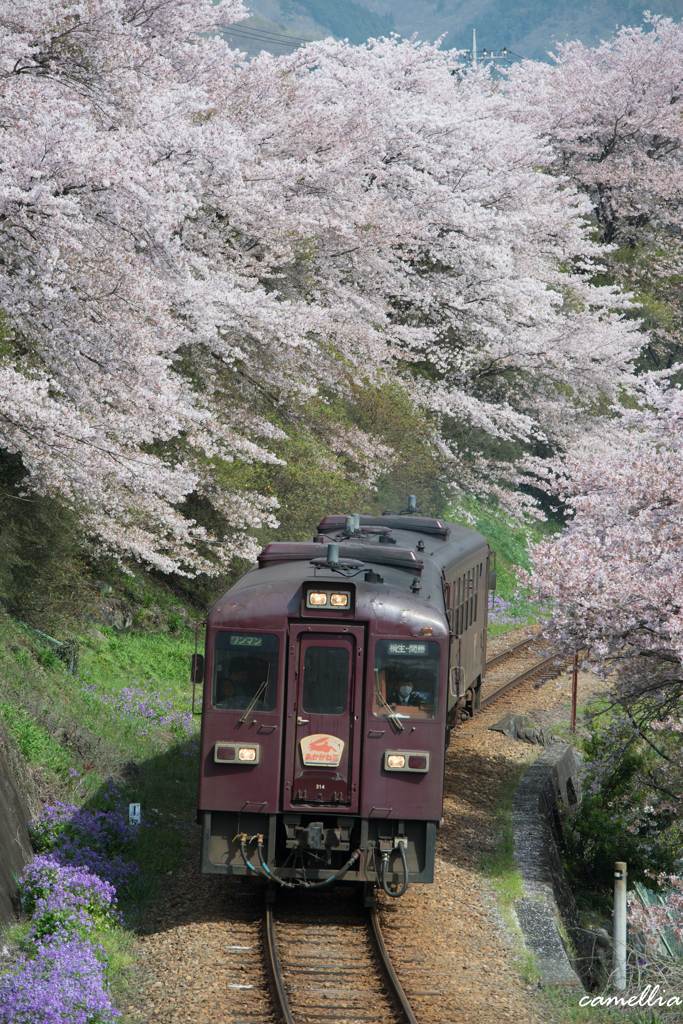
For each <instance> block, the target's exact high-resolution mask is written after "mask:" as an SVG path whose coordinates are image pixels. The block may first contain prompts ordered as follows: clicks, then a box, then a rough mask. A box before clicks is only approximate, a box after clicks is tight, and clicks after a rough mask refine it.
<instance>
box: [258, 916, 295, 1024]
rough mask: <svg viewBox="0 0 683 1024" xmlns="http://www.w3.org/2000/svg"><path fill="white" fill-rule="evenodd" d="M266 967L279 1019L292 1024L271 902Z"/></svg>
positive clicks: (267, 921) (267, 917) (267, 930)
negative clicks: (276, 943)
mask: <svg viewBox="0 0 683 1024" xmlns="http://www.w3.org/2000/svg"><path fill="white" fill-rule="evenodd" d="M265 932H266V936H265V937H266V942H265V947H266V967H267V969H268V973H269V975H270V977H271V979H272V981H273V984H274V986H275V999H274V1000H273V1001H274V1002H275V1003H276V1007H275V1010H276V1013H277V1015H278V1016H279V1018H280V1020H283V1021H284V1022H285V1024H294V1018H293V1017H292V1011H291V1010H290V1008H289V1002H288V1001H287V993H286V992H285V983H284V979H283V977H282V972H281V971H280V961H279V959H278V955H277V947H276V945H275V914H274V913H273V903H272V902H268V903H266V927H265Z"/></svg>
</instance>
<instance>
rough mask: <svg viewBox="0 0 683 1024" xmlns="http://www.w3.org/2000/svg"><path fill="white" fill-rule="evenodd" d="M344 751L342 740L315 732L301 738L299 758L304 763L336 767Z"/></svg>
mask: <svg viewBox="0 0 683 1024" xmlns="http://www.w3.org/2000/svg"><path fill="white" fill-rule="evenodd" d="M343 753H344V740H340V739H339V738H338V737H337V736H328V734H327V733H325V732H316V733H314V734H313V736H304V737H303V739H302V740H301V760H302V761H303V763H304V764H324V765H329V766H330V768H336V767H337V765H338V764H339V762H340V761H341V758H342V754H343Z"/></svg>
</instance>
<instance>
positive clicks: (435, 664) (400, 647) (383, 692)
mask: <svg viewBox="0 0 683 1024" xmlns="http://www.w3.org/2000/svg"><path fill="white" fill-rule="evenodd" d="M439 655H440V651H439V645H438V644H437V643H434V642H433V641H429V640H419V641H417V640H379V641H378V642H377V645H376V647H375V668H374V695H373V706H372V710H373V712H374V713H375V715H377V716H378V717H379V718H390V717H391V716H392V715H397V716H398V717H399V718H434V717H435V715H436V713H437V710H438V704H439Z"/></svg>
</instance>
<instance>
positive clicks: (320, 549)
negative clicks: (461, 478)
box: [212, 515, 488, 618]
mask: <svg viewBox="0 0 683 1024" xmlns="http://www.w3.org/2000/svg"><path fill="white" fill-rule="evenodd" d="M346 526H347V517H345V516H326V517H325V518H324V519H323V520H322V522H321V523H320V524H319V526H318V536H317V537H316V538H315V540H313V541H308V542H306V541H304V542H294V541H275V542H273V543H271V544H268V545H266V547H265V548H264V549H263V551H262V552H261V553H260V554H259V556H258V564H257V565H254V566H252V568H251V569H249V570H248V571H247V572H246V573H245V574H244V576H242V577H241V578H240V579H239V580H238V581H237V582H236V583H235V584H234V585H233V586H232V587H231V588H230V591H229V592H228V593H229V594H230V595H231V596H233V595H234V596H233V600H232V601H230V602H228V603H229V604H231V605H232V606H233V608H234V601H235V599H236V600H237V602H240V601H241V600H246V601H247V603H248V604H250V603H251V602H252V600H253V599H256V597H257V594H256V591H257V590H258V588H263V587H265V588H266V589H267V590H269V591H271V593H272V596H273V597H275V592H279V593H280V595H281V597H280V599H279V600H280V601H283V600H284V601H285V604H288V605H291V607H290V608H289V614H296V613H297V610H298V607H299V604H298V598H296V597H295V596H294V593H293V591H294V590H298V587H299V586H300V584H301V583H303V582H304V581H306V580H313V579H319V580H322V579H330V580H332V579H334V580H335V581H337V582H338V583H339V585H341V578H343V575H344V573H340V572H339V571H338V570H335V569H333V568H330V567H329V566H328V565H326V564H325V563H326V555H327V546H326V545H327V544H328V543H337V544H339V558H340V560H341V563H342V564H343V563H344V562H346V563H347V564H348V569H347V570H346V571H347V572H348V573H349V578H353V579H354V580H355V584H356V589H357V592H358V594H359V600H360V597H361V594H362V593H364V592H367V594H368V597H370V596H371V593H375V594H377V592H378V586H379V587H381V590H382V593H383V595H384V598H385V599H386V598H389V591H391V592H392V593H393V594H394V595H395V599H396V600H400V601H403V602H405V600H406V597H408V595H410V597H409V600H410V602H411V604H412V603H413V602H415V601H417V602H419V603H422V602H427V603H431V604H433V605H436V606H437V608H439V618H441V616H442V615H443V592H442V587H441V579H442V574H443V572H444V570H447V569H448V568H449V567H451V566H453V565H454V563H457V562H460V561H462V562H464V563H471V562H472V561H473V560H474V556H479V555H481V556H482V557H483V556H484V555H485V554H487V553H488V543H487V541H486V538H485V537H483V536H482V534H480V533H478V532H477V531H476V530H471V529H469V528H467V527H465V526H460V525H459V524H457V523H447V522H445V521H444V520H441V519H429V518H426V517H420V516H398V515H397V516H393V515H392V516H360V517H359V528H358V530H357V531H354V532H353V535H351V536H349V535H348V531H346ZM314 560H316V561H317V563H318V564H317V565H316V564H312V563H313V562H314ZM352 563H353V566H352ZM364 572H365V575H363V573H364ZM380 576H381V582H380ZM416 586H417V589H414V588H415V587H416ZM246 590H253V591H254V593H253V595H247V594H246V593H245V594H244V597H243V598H242V599H240V597H239V596H238V595H239V592H241V591H246ZM287 590H289V591H290V594H291V596H290V598H289V599H287V598H286V595H285V591H287ZM418 593H419V597H417V596H416V595H417V594H418ZM401 594H402V595H404V596H403V597H400V595H401ZM225 597H227V595H224V597H221V598H219V600H218V601H217V602H216V604H215V605H214V606H213V609H212V611H213V612H216V613H219V615H220V613H221V612H223V613H224V614H225V612H226V611H227V605H226V601H225ZM391 603H393V598H392V601H391ZM425 611H426V609H425Z"/></svg>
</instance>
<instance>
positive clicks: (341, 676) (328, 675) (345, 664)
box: [301, 647, 349, 715]
mask: <svg viewBox="0 0 683 1024" xmlns="http://www.w3.org/2000/svg"><path fill="white" fill-rule="evenodd" d="M348 692H349V652H348V650H347V649H346V648H344V647H307V648H306V654H305V655H304V689H303V695H302V701H301V703H302V705H303V710H304V711H305V713H306V714H307V715H343V714H344V712H345V711H346V702H347V697H348Z"/></svg>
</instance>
